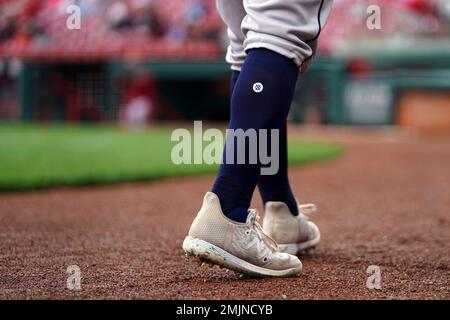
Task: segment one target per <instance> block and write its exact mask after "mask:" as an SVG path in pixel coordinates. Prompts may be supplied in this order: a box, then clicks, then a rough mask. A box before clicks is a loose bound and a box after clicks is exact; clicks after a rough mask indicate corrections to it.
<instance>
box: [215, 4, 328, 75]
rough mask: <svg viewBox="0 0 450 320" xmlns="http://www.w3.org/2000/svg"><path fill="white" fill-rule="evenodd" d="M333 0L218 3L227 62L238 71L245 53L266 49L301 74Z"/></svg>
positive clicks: (311, 54) (314, 47) (313, 48)
mask: <svg viewBox="0 0 450 320" xmlns="http://www.w3.org/2000/svg"><path fill="white" fill-rule="evenodd" d="M332 2H333V0H217V8H218V10H219V13H220V16H221V17H222V19H223V21H224V22H225V24H226V25H227V27H228V29H227V33H228V38H229V40H230V45H229V46H228V50H227V55H226V60H227V62H228V63H230V64H231V69H233V70H237V71H240V70H241V66H242V64H243V63H244V60H245V56H246V51H247V50H249V49H254V48H266V49H269V50H272V51H275V52H277V53H279V54H281V55H283V56H285V57H287V58H290V59H292V60H293V61H294V62H295V64H296V65H297V66H298V67H299V68H300V71H301V72H303V71H304V70H305V69H306V67H307V66H308V64H309V61H310V60H311V57H312V56H313V55H314V54H315V51H316V47H317V39H318V37H319V34H320V31H321V30H322V28H323V26H324V25H325V22H326V20H327V18H328V16H329V14H330V11H331V6H332Z"/></svg>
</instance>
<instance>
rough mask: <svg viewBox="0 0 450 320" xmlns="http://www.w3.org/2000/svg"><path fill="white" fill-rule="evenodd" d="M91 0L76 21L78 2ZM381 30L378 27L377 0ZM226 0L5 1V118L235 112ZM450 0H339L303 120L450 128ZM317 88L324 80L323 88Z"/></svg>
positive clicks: (0, 55)
mask: <svg viewBox="0 0 450 320" xmlns="http://www.w3.org/2000/svg"><path fill="white" fill-rule="evenodd" d="M70 4H77V5H78V6H79V7H80V8H81V29H80V30H77V29H74V30H69V29H68V28H67V27H66V21H67V19H68V17H69V16H70V14H69V13H68V12H67V7H68V6H69V5H70ZM374 4H375V5H379V6H380V8H381V29H380V30H369V29H368V28H367V27H366V20H367V18H368V16H369V14H368V13H367V12H366V10H367V8H368V6H369V5H374ZM214 6H215V1H214V0H188V1H184V0H78V1H75V0H73V1H72V0H14V1H12V0H2V1H1V2H0V85H1V86H0V120H2V121H24V120H25V121H38V122H53V121H58V122H104V121H106V122H117V121H123V122H127V123H134V124H145V123H150V122H154V121H162V120H192V119H199V118H201V119H208V120H219V121H226V119H227V116H228V66H227V65H226V64H225V62H224V59H223V56H224V49H225V46H226V39H225V35H224V28H223V26H222V24H221V21H220V17H219V16H218V14H217V12H216V10H215V7H214ZM449 40H450V1H447V0H439V1H438V0H427V1H425V0H391V1H388V0H370V1H366V0H360V1H350V0H335V4H334V10H333V13H332V16H331V18H330V21H329V23H328V25H327V27H326V28H325V30H324V31H323V33H322V35H321V39H320V47H319V55H318V57H317V58H316V62H315V63H314V64H313V66H312V67H311V68H310V70H309V71H308V72H307V74H306V75H305V76H303V77H302V78H301V80H300V81H299V88H298V92H297V95H296V99H295V102H294V106H293V110H292V119H293V120H294V121H296V122H307V123H321V124H375V125H389V124H396V125H400V126H411V127H420V128H426V129H449V128H450V108H449V105H450V91H449V88H450V41H449ZM313 88H314V90H313Z"/></svg>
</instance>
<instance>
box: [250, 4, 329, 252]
mask: <svg viewBox="0 0 450 320" xmlns="http://www.w3.org/2000/svg"><path fill="white" fill-rule="evenodd" d="M331 4H332V1H331V0H292V1H284V0H244V9H245V11H246V13H247V15H246V17H245V18H244V20H243V22H242V30H243V33H244V34H245V35H246V38H245V41H244V48H245V50H246V51H251V50H252V49H255V48H266V49H269V50H272V51H274V52H276V53H278V54H280V55H282V56H284V57H287V58H289V59H292V61H294V63H295V64H296V65H297V67H298V68H299V69H300V71H304V70H305V68H306V67H307V65H308V63H309V62H310V60H311V57H312V56H313V55H314V53H315V49H316V45H317V39H318V36H319V34H320V31H321V29H322V27H323V26H324V24H325V21H326V19H327V17H328V15H329V13H330V10H331ZM280 139H281V141H280V147H281V148H280V170H279V171H278V173H277V174H276V175H273V176H261V177H260V180H259V189H260V192H261V195H262V198H263V201H264V202H265V219H264V230H265V231H266V232H267V233H268V234H269V235H270V236H271V237H273V238H274V239H275V240H276V241H277V242H279V243H281V244H282V246H281V247H282V248H283V249H284V250H288V252H290V253H297V252H298V251H299V250H303V249H306V248H309V247H312V246H315V245H316V244H317V243H318V241H319V240H320V233H319V230H318V228H317V226H316V225H315V224H313V223H312V222H310V221H309V220H308V217H307V214H308V213H309V212H310V211H312V210H313V209H314V207H312V206H299V207H298V206H297V202H296V200H295V198H294V196H293V194H292V191H291V188H290V185H289V180H288V175H287V143H286V144H285V141H287V133H286V131H285V126H284V127H280ZM298 213H300V214H298ZM295 215H298V217H294V216H295Z"/></svg>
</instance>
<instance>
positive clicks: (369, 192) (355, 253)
mask: <svg viewBox="0 0 450 320" xmlns="http://www.w3.org/2000/svg"><path fill="white" fill-rule="evenodd" d="M291 133H292V134H299V135H302V136H303V135H308V133H307V132H296V131H295V130H293V131H292V130H291ZM309 135H310V136H309V137H311V133H309ZM312 136H313V137H319V138H321V139H322V140H323V139H325V140H326V139H329V140H338V141H342V142H343V143H344V145H345V147H346V153H345V155H344V156H343V157H341V158H340V159H337V160H332V161H327V162H321V163H316V164H310V165H307V166H305V167H298V168H292V169H291V171H290V173H291V180H292V184H293V187H294V190H295V191H296V194H297V195H298V196H299V199H300V200H301V201H302V202H314V203H316V204H317V206H318V207H319V212H318V214H317V215H316V216H315V217H314V218H313V219H314V221H316V222H317V224H318V225H319V227H320V228H321V231H322V236H323V239H322V242H321V244H320V245H319V247H318V248H317V249H316V250H315V251H314V252H313V253H312V254H310V255H308V256H305V257H303V258H302V261H303V265H304V271H303V274H302V275H301V276H300V277H296V278H288V279H263V280H257V279H241V278H240V277H239V276H237V275H236V274H234V273H233V272H231V271H230V272H228V273H227V272H225V270H219V269H218V268H213V269H209V268H208V267H207V266H203V267H199V266H198V265H197V264H196V263H194V262H193V261H186V260H185V257H184V254H183V252H182V249H181V243H182V241H183V238H184V236H185V235H186V232H187V230H188V228H189V225H190V223H191V222H192V219H193V218H194V216H195V214H196V212H197V210H198V209H199V207H200V205H201V200H202V197H203V195H204V193H205V191H207V190H208V189H209V187H210V185H211V183H212V180H213V176H207V177H200V178H198V177H197V178H183V179H173V180H165V181H161V182H152V183H138V184H124V185H119V186H111V187H90V188H87V187H86V188H75V189H53V190H44V191H38V192H34V193H9V194H6V193H3V194H0V299H14V298H31V299H38V298H39V299H42V298H43V299H47V298H52V299H56V298H67V299H72V298H80V299H81V298H95V299H97V298H98V299H100V298H119V299H129V298H144V299H166V298H168V299H179V298H180V299H181V298H188V299H191V298H200V299H222V298H226V299H247V298H248V299H265V298H271V299H318V298H331V299H342V298H348V299H362V298H368V299H386V298H387V299H391V298H392V299H409V298H430V299H442V298H447V299H449V298H450V286H449V281H450V256H449V252H450V250H449V243H450V165H449V164H450V143H449V141H450V140H449V138H448V137H439V138H436V137H414V136H411V135H404V134H395V133H394V134H390V133H389V134H384V133H381V134H380V133H379V132H377V133H370V132H369V133H367V132H358V131H357V132H356V133H355V132H353V133H345V132H344V133H342V132H338V133H328V134H323V133H321V134H312ZM255 195H256V196H255V197H254V198H255V200H254V205H255V206H256V207H257V208H259V209H260V208H261V206H260V201H259V196H258V195H257V194H255ZM69 265H78V266H79V267H80V269H81V274H82V281H81V290H79V291H70V290H68V289H67V288H66V279H67V276H68V275H67V274H66V268H67V267H68V266H69ZM370 265H376V266H379V267H380V268H381V289H380V290H375V289H373V290H370V289H368V288H367V287H366V280H367V277H368V276H369V274H367V273H366V269H367V268H368V267H369V266H370Z"/></svg>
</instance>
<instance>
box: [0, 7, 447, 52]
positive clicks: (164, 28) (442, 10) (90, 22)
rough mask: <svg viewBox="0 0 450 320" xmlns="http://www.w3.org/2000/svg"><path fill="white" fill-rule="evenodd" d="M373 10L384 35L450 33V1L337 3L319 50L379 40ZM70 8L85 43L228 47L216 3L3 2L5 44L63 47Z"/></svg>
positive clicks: (0, 22) (0, 36)
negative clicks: (370, 25) (146, 41)
mask: <svg viewBox="0 0 450 320" xmlns="http://www.w3.org/2000/svg"><path fill="white" fill-rule="evenodd" d="M374 4H375V5H379V6H380V7H381V14H382V33H381V35H385V36H392V35H393V34H397V35H404V34H408V35H413V36H417V35H418V36H420V35H429V34H433V35H436V34H444V35H445V34H447V35H448V34H449V33H450V32H449V25H450V0H358V1H354V0H334V8H333V12H332V16H331V18H330V19H329V23H328V24H329V26H328V27H327V28H325V30H324V32H323V33H322V36H321V43H320V46H319V50H322V52H329V51H331V50H332V49H333V47H335V46H336V44H337V43H338V42H339V41H340V39H344V38H345V39H348V38H349V37H351V36H352V35H357V34H361V33H365V34H367V36H368V37H370V36H371V35H373V36H380V33H378V34H376V33H374V32H372V30H367V28H364V26H365V20H366V19H367V16H368V13H367V8H368V6H370V5H374ZM70 5H77V6H78V8H79V9H80V12H81V15H80V17H81V25H82V31H83V32H84V33H83V34H82V37H83V39H88V38H89V39H91V40H92V38H93V41H91V42H96V41H97V39H107V38H108V36H109V35H112V36H113V37H116V39H118V37H120V36H122V37H121V38H122V39H131V38H132V37H134V36H138V37H148V38H154V39H164V40H167V41H168V42H175V43H180V42H183V41H186V40H193V39H195V40H207V41H213V42H216V43H221V44H225V43H226V41H224V40H225V39H224V37H223V35H224V32H223V30H224V26H223V24H222V22H221V19H220V17H219V15H218V13H217V10H216V9H215V0H0V44H3V43H6V42H8V41H10V40H11V41H12V42H14V43H18V44H19V45H20V44H23V43H25V44H27V43H29V42H31V41H33V44H37V45H38V46H40V47H45V46H47V45H48V43H49V42H50V41H52V40H53V41H54V43H55V44H59V45H60V44H61V43H64V42H65V39H67V36H70V35H67V30H66V29H65V20H66V19H67V18H68V16H69V15H70V14H69V13H68V12H67V8H68V7H69V6H70ZM113 37H112V38H113ZM58 38H59V39H58ZM112 38H111V39H112ZM55 39H56V40H55ZM106 42H107V41H106Z"/></svg>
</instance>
